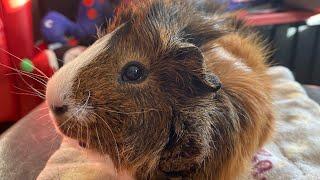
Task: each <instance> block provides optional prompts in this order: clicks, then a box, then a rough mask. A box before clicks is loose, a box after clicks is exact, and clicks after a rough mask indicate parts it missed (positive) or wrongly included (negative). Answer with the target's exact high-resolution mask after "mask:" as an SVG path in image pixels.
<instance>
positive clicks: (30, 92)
mask: <svg viewBox="0 0 320 180" xmlns="http://www.w3.org/2000/svg"><path fill="white" fill-rule="evenodd" d="M13 87H14V88H16V89H17V90H20V91H21V92H14V91H11V92H10V93H13V94H24V95H31V96H36V97H40V98H41V99H45V97H44V95H42V94H38V93H36V92H34V91H28V90H25V89H22V88H19V87H17V86H15V85H14V86H13Z"/></svg>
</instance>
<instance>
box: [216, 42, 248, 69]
mask: <svg viewBox="0 0 320 180" xmlns="http://www.w3.org/2000/svg"><path fill="white" fill-rule="evenodd" d="M214 52H215V53H216V54H217V55H218V56H219V57H221V58H222V59H224V60H228V61H233V62H234V63H233V64H234V66H235V67H236V68H238V69H241V70H243V71H245V72H248V73H250V72H252V69H251V68H250V67H249V66H247V65H246V64H245V63H243V62H242V60H241V58H237V57H235V56H234V55H233V54H231V53H230V52H228V51H227V50H226V49H224V48H223V47H221V46H218V47H217V48H215V49H214Z"/></svg>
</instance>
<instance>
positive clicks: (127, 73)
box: [121, 61, 146, 83]
mask: <svg viewBox="0 0 320 180" xmlns="http://www.w3.org/2000/svg"><path fill="white" fill-rule="evenodd" d="M145 77H146V70H145V68H144V66H143V65H142V64H141V63H139V62H135V61H134V62H130V63H128V64H127V65H125V66H124V68H123V70H122V73H121V79H122V81H124V82H131V83H134V82H140V81H142V80H144V78H145Z"/></svg>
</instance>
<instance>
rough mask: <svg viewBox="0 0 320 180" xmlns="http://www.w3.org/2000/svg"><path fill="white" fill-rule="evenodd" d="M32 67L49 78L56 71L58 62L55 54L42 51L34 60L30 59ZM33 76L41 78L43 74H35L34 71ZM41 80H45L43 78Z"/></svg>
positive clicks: (49, 51)
mask: <svg viewBox="0 0 320 180" xmlns="http://www.w3.org/2000/svg"><path fill="white" fill-rule="evenodd" d="M32 62H33V65H34V66H35V67H36V68H37V69H38V70H40V71H41V72H43V74H45V75H46V76H48V77H51V76H52V75H53V73H54V72H55V71H56V70H58V68H59V67H58V60H57V57H56V55H55V53H54V52H53V51H51V50H44V51H42V52H40V53H39V54H37V55H36V56H35V57H34V58H32ZM33 73H34V74H37V75H40V76H43V74H41V73H39V72H37V71H36V70H35V71H34V72H33ZM43 80H46V79H45V78H43Z"/></svg>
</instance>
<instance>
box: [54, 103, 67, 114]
mask: <svg viewBox="0 0 320 180" xmlns="http://www.w3.org/2000/svg"><path fill="white" fill-rule="evenodd" d="M51 109H52V111H53V113H54V114H55V115H63V114H64V113H66V112H67V111H68V106H67V105H63V106H52V107H51Z"/></svg>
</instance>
